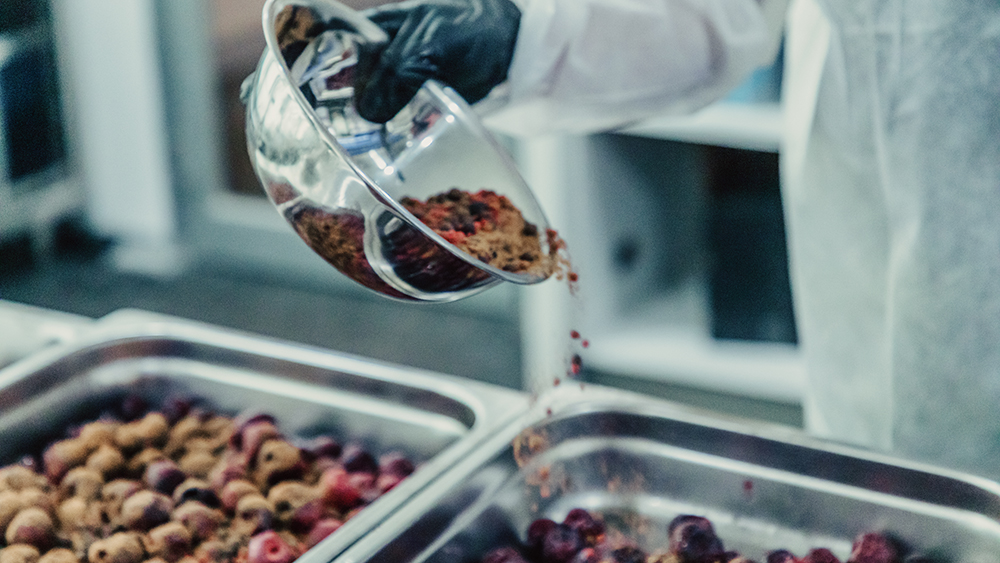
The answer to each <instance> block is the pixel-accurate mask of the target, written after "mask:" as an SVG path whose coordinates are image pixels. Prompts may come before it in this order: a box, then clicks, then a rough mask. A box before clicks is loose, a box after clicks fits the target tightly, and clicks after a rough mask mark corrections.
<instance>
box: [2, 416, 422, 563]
mask: <svg viewBox="0 0 1000 563" xmlns="http://www.w3.org/2000/svg"><path fill="white" fill-rule="evenodd" d="M137 404H141V402H139V401H135V400H128V401H125V403H124V406H123V408H122V410H123V411H126V412H128V413H131V415H128V414H121V413H119V414H121V416H117V415H116V416H104V417H101V418H100V419H98V420H94V421H91V422H88V423H85V424H83V425H81V426H79V427H77V428H75V429H73V430H72V431H71V432H69V434H68V435H67V437H65V438H63V439H59V440H57V441H54V442H52V443H51V444H49V445H48V446H47V447H46V448H45V449H44V451H43V453H42V455H41V456H40V457H32V456H26V457H25V458H24V460H22V462H20V463H17V464H12V465H8V466H6V467H3V468H0V531H3V532H4V541H5V543H4V544H3V545H4V546H5V547H3V549H2V550H0V563H82V562H89V563H142V562H143V561H149V562H151V563H177V562H180V563H208V562H234V563H289V562H290V561H292V560H294V559H296V558H297V557H298V556H300V555H301V554H303V553H304V552H305V551H306V550H308V549H309V548H311V547H312V546H314V545H316V544H317V543H319V542H320V541H321V540H322V539H323V538H325V537H326V536H328V535H329V534H331V533H333V532H334V531H336V530H337V529H338V528H339V527H340V526H341V525H342V524H343V523H344V522H345V521H347V520H349V519H350V518H351V517H352V516H354V515H355V514H356V513H357V512H358V511H359V510H361V509H362V508H363V507H364V506H366V505H367V504H369V503H371V502H372V501H374V500H375V499H376V498H378V497H379V496H380V495H382V494H384V493H385V492H387V491H389V490H390V489H392V488H393V487H395V486H396V485H397V484H398V483H399V482H400V481H402V480H403V479H405V478H406V477H407V476H408V475H410V474H411V473H412V472H413V471H414V464H413V462H412V461H411V460H410V459H409V458H408V457H407V456H405V455H403V454H401V453H398V452H389V453H386V454H385V455H383V456H381V457H380V458H376V457H375V456H374V455H373V454H372V453H371V452H369V451H368V450H366V449H365V448H363V447H362V446H360V445H358V444H348V445H345V446H343V447H342V446H341V445H340V443H338V441H337V440H336V439H335V438H334V437H332V436H327V435H322V436H318V437H314V438H311V439H309V440H300V439H296V438H292V437H288V436H285V435H283V434H282V432H281V430H280V429H279V428H278V426H277V423H276V421H275V419H274V418H273V417H271V416H269V415H266V414H253V415H250V414H245V415H243V416H240V417H236V418H232V417H228V416H224V415H221V414H217V413H214V412H211V411H209V410H205V409H202V408H198V407H195V406H192V403H191V402H190V401H187V400H182V401H171V402H170V404H169V405H166V406H165V408H163V409H162V410H148V409H144V408H137V407H136V405H137Z"/></svg>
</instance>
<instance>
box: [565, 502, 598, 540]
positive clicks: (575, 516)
mask: <svg viewBox="0 0 1000 563" xmlns="http://www.w3.org/2000/svg"><path fill="white" fill-rule="evenodd" d="M563 524H566V525H567V526H569V527H570V528H573V529H574V530H576V531H578V532H580V536H582V537H583V538H584V540H587V542H588V543H590V544H591V545H593V544H594V543H596V542H597V539H598V537H599V536H600V535H601V534H603V533H604V523H603V522H601V521H600V520H598V519H596V518H594V517H593V516H592V515H591V514H590V513H589V512H587V511H586V510H584V509H582V508H574V509H572V510H570V511H569V512H568V513H567V514H566V518H565V519H564V520H563Z"/></svg>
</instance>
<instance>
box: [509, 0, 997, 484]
mask: <svg viewBox="0 0 1000 563" xmlns="http://www.w3.org/2000/svg"><path fill="white" fill-rule="evenodd" d="M522 7H523V9H524V16H523V21H522V27H521V33H520V35H519V38H518V45H517V48H516V51H515V54H514V61H513V63H512V66H511V70H510V77H509V81H508V84H507V85H506V91H505V92H504V95H506V96H508V97H509V98H508V101H507V105H506V107H505V109H504V110H502V111H500V112H498V113H495V114H494V115H493V117H492V118H491V122H492V123H493V124H494V125H495V126H499V127H500V128H506V129H507V130H509V131H516V132H531V131H543V130H552V129H561V130H569V131H593V130H597V129H601V128H607V127H611V126H615V125H620V124H623V123H627V122H629V121H631V120H634V119H637V118H640V117H643V116H646V115H650V114H651V113H662V112H665V111H690V110H693V109H696V108H698V107H700V106H702V105H704V104H706V103H708V102H710V101H712V100H714V99H716V98H718V97H720V96H721V95H722V94H724V93H725V92H727V91H728V89H730V88H732V87H733V86H735V85H736V84H738V83H739V81H740V80H742V79H743V78H744V77H745V76H746V74H747V73H749V72H750V71H751V70H753V69H754V68H756V67H757V66H759V65H761V64H763V63H765V62H768V61H769V60H770V57H773V55H774V51H775V48H776V45H777V38H778V37H779V36H780V33H779V30H780V27H781V25H780V23H781V20H782V16H783V14H784V11H785V2H784V1H783V0H774V1H771V0H763V1H762V2H761V3H760V4H758V2H757V1H756V0H524V2H522ZM787 17H788V20H787V21H788V26H787V38H786V48H785V52H786V60H785V79H784V87H783V103H784V105H785V111H786V134H785V137H784V140H783V148H782V157H781V172H782V190H783V196H784V204H785V208H786V221H787V225H788V239H789V253H790V264H791V276H792V284H793V285H792V287H793V295H794V300H795V310H796V320H797V323H798V328H799V336H800V342H801V346H802V350H803V353H804V354H805V358H806V364H807V372H808V386H807V396H806V399H805V405H804V406H805V414H806V426H807V429H808V430H809V431H811V432H813V433H815V434H817V435H820V436H823V437H827V438H832V439H835V440H840V441H845V442H850V443H855V444H861V445H866V446H870V447H873V448H877V449H882V450H892V451H895V452H896V453H898V454H901V455H904V456H909V457H913V458H917V459H920V460H924V461H930V462H933V463H937V464H940V465H945V466H950V467H954V468H958V469H964V470H969V471H973V472H976V473H980V474H984V475H987V476H990V477H995V478H996V477H1000V415H997V414H995V413H996V411H997V410H998V408H1000V56H998V55H997V54H998V53H1000V4H997V2H996V1H995V0H970V1H966V2H958V3H956V2H951V1H949V0H910V1H906V2H904V1H902V0H793V1H792V4H791V6H790V7H789V8H788V11H787Z"/></svg>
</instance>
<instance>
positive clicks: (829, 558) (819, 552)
mask: <svg viewBox="0 0 1000 563" xmlns="http://www.w3.org/2000/svg"><path fill="white" fill-rule="evenodd" d="M802 563H840V559H837V556H836V555H834V554H833V552H832V551H830V550H829V549H827V548H825V547H820V548H817V549H813V550H811V551H810V552H809V553H807V554H806V556H805V557H803V558H802Z"/></svg>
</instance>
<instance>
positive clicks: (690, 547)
mask: <svg viewBox="0 0 1000 563" xmlns="http://www.w3.org/2000/svg"><path fill="white" fill-rule="evenodd" d="M667 534H668V536H669V538H670V552H671V553H674V554H676V555H677V556H678V557H680V559H681V561H682V562H683V563H714V562H715V561H717V560H719V559H721V558H722V556H723V555H724V554H725V550H724V549H723V547H722V541H721V540H720V539H719V538H718V536H716V535H715V529H713V528H712V523H711V522H709V520H708V518H704V517H701V516H694V515H690V514H681V515H680V516H677V517H676V518H674V519H673V521H671V522H670V525H669V526H668V527H667ZM769 563H771V562H769Z"/></svg>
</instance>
